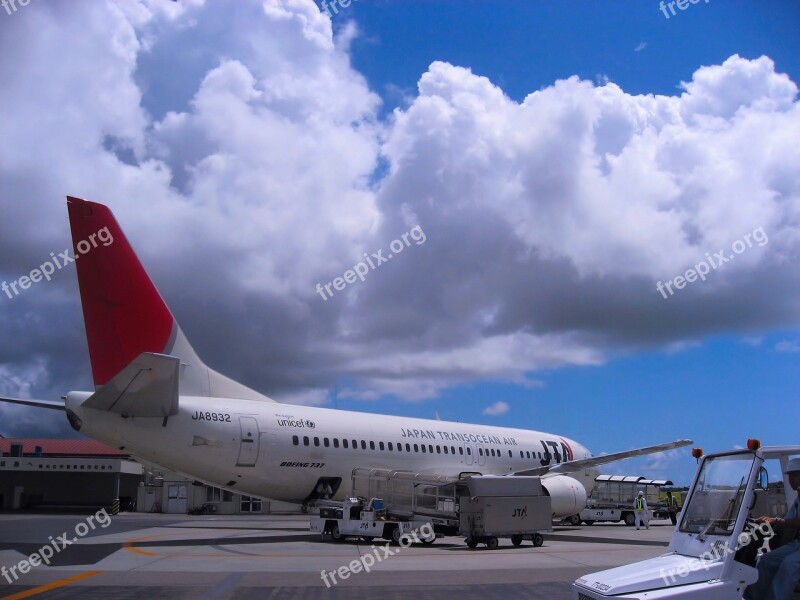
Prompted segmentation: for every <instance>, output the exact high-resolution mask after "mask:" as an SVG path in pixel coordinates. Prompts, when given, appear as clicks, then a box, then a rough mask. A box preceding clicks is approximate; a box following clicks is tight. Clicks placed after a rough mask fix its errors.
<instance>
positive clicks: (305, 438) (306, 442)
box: [303, 435, 308, 446]
mask: <svg viewBox="0 0 800 600" xmlns="http://www.w3.org/2000/svg"><path fill="white" fill-rule="evenodd" d="M303 446H308V436H307V435H304V436H303Z"/></svg>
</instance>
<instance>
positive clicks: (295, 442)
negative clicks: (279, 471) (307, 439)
mask: <svg viewBox="0 0 800 600" xmlns="http://www.w3.org/2000/svg"><path fill="white" fill-rule="evenodd" d="M292 445H293V446H299V445H300V438H299V437H297V436H296V435H293V436H292Z"/></svg>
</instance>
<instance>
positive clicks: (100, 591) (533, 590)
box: [0, 513, 674, 600]
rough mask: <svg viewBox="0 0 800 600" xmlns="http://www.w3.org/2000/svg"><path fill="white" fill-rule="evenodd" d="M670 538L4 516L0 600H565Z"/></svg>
mask: <svg viewBox="0 0 800 600" xmlns="http://www.w3.org/2000/svg"><path fill="white" fill-rule="evenodd" d="M104 524H105V525H106V526H105V527H102V525H104ZM89 525H94V526H95V527H94V529H92V528H91V527H89ZM673 527H674V526H673V525H672V524H670V522H669V521H654V522H651V527H650V529H649V530H646V529H641V530H639V531H636V530H635V529H634V528H633V527H628V526H625V525H623V524H617V523H613V524H612V523H602V524H601V523H597V524H595V525H592V526H585V525H584V526H577V527H575V526H554V528H553V531H552V532H546V533H543V536H544V540H545V541H544V545H543V546H541V547H539V548H535V547H534V546H533V544H532V543H531V542H530V541H525V542H523V544H522V545H521V546H519V547H514V546H512V545H511V543H510V541H509V540H508V539H501V540H500V547H499V548H497V549H495V550H488V549H486V548H485V546H483V545H480V546H478V548H476V549H474V550H470V549H469V548H467V546H466V544H465V543H464V540H463V539H462V538H457V537H445V538H439V539H438V540H437V541H436V542H435V543H434V544H432V545H429V546H428V545H422V544H414V545H412V546H409V547H400V546H391V545H389V546H387V542H386V541H385V540H381V539H375V540H373V541H372V542H370V543H366V542H363V541H360V540H348V541H346V542H344V543H340V544H336V543H333V542H330V541H325V542H324V541H322V540H321V538H320V536H319V534H312V533H310V532H309V530H308V517H307V516H305V515H299V514H298V515H254V516H242V515H235V516H219V515H209V516H188V515H163V514H137V513H130V514H127V513H123V514H120V515H118V516H114V517H111V518H110V522H109V521H105V520H103V521H101V522H99V523H98V522H93V523H88V522H87V515H56V514H31V513H5V514H0V567H4V568H5V571H0V600H19V599H22V598H39V599H41V600H48V599H55V598H58V599H59V600H61V599H66V598H81V599H92V598H125V599H128V598H147V599H148V600H160V599H162V598H165V599H166V598H169V599H184V598H185V599H189V598H192V599H201V600H217V599H223V598H236V599H250V598H253V599H255V598H258V599H263V598H280V599H282V600H283V599H289V600H294V599H297V600H300V599H302V600H312V599H317V598H320V599H330V600H338V599H340V598H347V599H354V600H358V599H362V598H363V599H367V598H375V597H376V596H377V595H380V598H381V599H403V600H406V599H407V600H412V599H413V600H419V599H420V598H455V597H458V598H459V600H471V599H473V598H475V599H478V598H480V599H481V600H490V599H494V598H498V599H499V598H503V599H504V600H506V599H509V600H513V599H516V598H520V599H522V598H525V599H526V600H529V599H538V598H541V599H547V600H561V599H564V600H566V599H571V598H572V593H571V584H572V582H573V581H574V580H575V579H576V578H578V577H580V576H581V575H584V574H586V573H591V572H594V571H598V570H603V569H607V568H611V567H615V566H619V565H623V564H627V563H630V562H635V561H638V560H644V559H646V558H650V557H653V556H657V555H659V554H662V553H663V552H664V551H665V550H666V547H667V544H668V542H669V539H670V537H671V535H672V531H673ZM71 539H75V541H74V542H73V543H68V542H70V540H71ZM65 542H67V545H66V546H65ZM45 546H49V547H50V548H51V549H53V550H52V552H49V551H44V552H43V554H49V553H51V554H52V557H51V558H49V561H50V566H46V565H40V566H36V567H33V568H31V569H30V570H28V572H27V573H23V572H21V569H22V570H27V569H26V568H25V567H24V566H21V565H20V562H21V561H23V560H26V559H27V557H28V556H30V555H31V554H33V553H35V552H39V551H40V550H41V549H43V548H44V547H45ZM368 555H371V556H372V557H373V558H372V559H370V558H368ZM354 561H356V562H354ZM370 562H371V563H373V564H371V565H369V572H366V571H365V570H364V567H365V565H368V563H370ZM348 565H350V566H348ZM356 565H360V566H356ZM12 567H14V568H15V570H14V571H13V572H12V571H11V568H12ZM323 571H325V572H326V573H327V576H326V578H325V579H323V577H322V572H323ZM342 573H344V574H345V575H346V578H345V577H344V575H342ZM326 582H327V584H326Z"/></svg>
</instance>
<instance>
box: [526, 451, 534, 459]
mask: <svg viewBox="0 0 800 600" xmlns="http://www.w3.org/2000/svg"><path fill="white" fill-rule="evenodd" d="M525 454H527V455H528V458H530V457H531V451H530V450H528V451H526V452H525ZM534 458H536V457H535V456H534Z"/></svg>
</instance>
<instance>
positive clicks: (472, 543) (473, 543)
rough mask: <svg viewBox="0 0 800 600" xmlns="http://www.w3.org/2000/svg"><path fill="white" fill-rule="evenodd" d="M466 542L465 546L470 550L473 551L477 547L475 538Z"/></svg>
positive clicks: (469, 538)
mask: <svg viewBox="0 0 800 600" xmlns="http://www.w3.org/2000/svg"><path fill="white" fill-rule="evenodd" d="M466 541H467V546H469V547H470V548H473V549H474V548H477V547H478V542H477V540H476V539H475V538H471V537H468V538H467V540H466Z"/></svg>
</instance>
